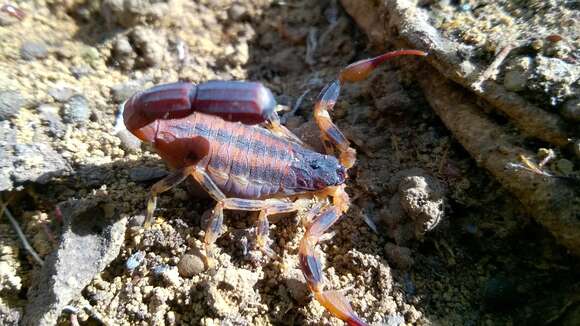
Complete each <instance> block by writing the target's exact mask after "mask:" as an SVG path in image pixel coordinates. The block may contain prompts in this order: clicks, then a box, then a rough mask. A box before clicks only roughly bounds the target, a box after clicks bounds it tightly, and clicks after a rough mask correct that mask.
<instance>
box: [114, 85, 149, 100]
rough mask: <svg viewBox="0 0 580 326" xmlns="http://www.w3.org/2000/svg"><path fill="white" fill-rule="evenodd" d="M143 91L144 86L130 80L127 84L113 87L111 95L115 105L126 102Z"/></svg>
mask: <svg viewBox="0 0 580 326" xmlns="http://www.w3.org/2000/svg"><path fill="white" fill-rule="evenodd" d="M142 89H143V84H142V83H140V82H139V81H136V80H130V81H128V82H126V83H123V84H119V85H115V86H113V87H111V95H112V96H113V101H114V102H115V103H122V102H124V101H126V100H127V99H128V98H129V97H131V95H133V94H135V93H137V92H138V91H140V90H142Z"/></svg>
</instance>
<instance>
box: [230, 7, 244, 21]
mask: <svg viewBox="0 0 580 326" xmlns="http://www.w3.org/2000/svg"><path fill="white" fill-rule="evenodd" d="M245 15H246V8H245V7H244V6H242V5H241V4H239V3H234V4H233V5H232V6H231V7H230V8H229V9H228V17H229V19H231V20H234V21H238V20H241V19H242V18H244V16H245Z"/></svg>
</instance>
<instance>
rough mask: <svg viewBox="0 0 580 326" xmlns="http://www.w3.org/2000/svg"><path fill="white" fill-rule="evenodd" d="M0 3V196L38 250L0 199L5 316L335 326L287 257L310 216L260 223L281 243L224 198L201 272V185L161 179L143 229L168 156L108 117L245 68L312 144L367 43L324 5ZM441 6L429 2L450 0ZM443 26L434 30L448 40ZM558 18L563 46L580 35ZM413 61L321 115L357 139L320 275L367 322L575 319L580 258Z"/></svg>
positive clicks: (332, 6) (443, 9)
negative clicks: (474, 153) (440, 111)
mask: <svg viewBox="0 0 580 326" xmlns="http://www.w3.org/2000/svg"><path fill="white" fill-rule="evenodd" d="M466 3H469V2H466ZM12 4H13V5H14V6H3V7H2V10H1V11H0V167H1V170H0V191H2V192H3V193H2V197H1V199H2V201H3V202H4V203H7V204H8V206H7V207H8V209H9V212H11V213H12V214H11V215H13V216H14V217H15V219H16V221H17V222H18V223H19V224H20V225H21V227H22V229H23V231H24V234H25V235H26V236H27V238H28V239H29V241H30V243H31V246H32V247H33V248H34V250H35V251H36V252H38V254H39V256H40V258H41V259H42V261H43V267H42V268H41V267H40V265H39V263H38V262H37V261H35V260H34V259H33V258H32V257H31V256H30V255H29V253H28V252H27V251H26V250H24V249H22V247H21V246H20V243H19V238H18V236H17V234H16V233H15V231H13V230H14V229H13V228H12V226H11V225H10V223H9V222H8V220H7V219H6V218H5V217H4V216H2V217H1V218H0V234H1V235H2V237H0V320H2V321H3V323H4V324H17V323H18V322H19V321H20V322H21V323H23V324H28V325H37V324H54V323H56V322H58V323H61V324H68V323H70V322H71V321H70V320H74V319H75V318H76V319H78V320H79V321H80V322H81V323H85V322H86V323H104V324H113V325H116V324H139V325H141V324H143V325H146V324H147V325H148V324H156V325H165V324H167V325H172V324H180V323H188V324H203V325H214V324H232V325H241V324H243V325H245V324H252V325H253V324H257V325H267V324H311V325H315V324H336V325H341V324H342V323H341V322H340V321H339V320H338V319H336V318H333V317H331V316H330V315H329V314H328V313H327V312H326V311H325V310H324V309H323V308H322V307H321V306H320V305H319V304H318V303H317V302H316V301H315V300H313V299H312V297H311V296H310V295H309V293H308V291H307V288H306V285H305V283H304V279H303V277H302V275H301V273H300V271H299V269H298V268H297V251H298V243H299V241H300V239H301V236H302V235H303V233H304V229H303V228H302V227H301V226H300V225H299V222H298V221H299V218H300V215H301V214H302V212H301V213H299V214H298V216H294V215H288V216H280V217H279V218H277V219H275V220H274V223H273V224H272V226H271V230H270V234H271V237H272V239H273V240H274V243H273V245H272V249H274V251H275V252H276V253H277V254H278V255H279V258H278V259H277V260H270V259H266V258H265V257H263V256H262V255H261V254H260V252H258V251H256V250H254V244H253V241H254V234H255V230H254V222H253V221H254V219H255V216H253V215H252V214H246V213H241V212H228V214H227V216H226V220H225V224H226V228H225V229H224V230H223V231H224V232H223V236H222V237H221V238H220V240H218V248H219V257H218V261H219V264H218V266H219V267H218V268H217V269H216V270H213V271H206V270H204V269H205V267H204V266H203V262H202V261H201V259H200V254H199V250H200V247H201V239H202V238H203V229H204V223H205V220H206V216H207V211H208V209H210V208H211V207H212V202H211V200H208V199H207V198H198V197H193V196H192V195H191V194H190V193H189V189H188V188H189V187H188V186H186V185H184V186H181V187H178V189H176V190H174V191H171V192H169V193H167V194H164V195H162V196H161V198H160V200H159V203H158V207H159V209H158V210H157V213H156V214H157V217H158V219H157V221H156V223H155V224H154V226H153V227H152V228H151V229H148V230H143V229H142V228H141V227H139V226H138V225H139V224H140V222H142V219H143V215H142V214H143V210H144V207H145V201H146V196H147V192H148V189H149V187H150V186H151V184H152V183H153V182H154V181H156V180H158V179H160V178H161V177H163V176H164V175H165V174H166V168H165V166H164V164H163V162H162V161H161V160H160V159H159V158H158V156H157V155H156V154H154V153H153V152H151V151H150V150H149V149H148V148H146V147H144V146H142V145H141V144H140V143H139V142H138V141H136V139H135V138H134V137H132V136H131V135H130V134H129V133H128V132H127V131H126V130H124V129H123V128H122V123H121V124H120V123H119V120H118V106H119V104H120V103H122V102H123V101H124V100H125V99H126V98H128V97H129V96H130V95H131V94H133V93H134V92H136V91H138V90H141V89H144V88H147V87H150V86H152V85H155V84H159V83H164V82H172V81H176V80H187V81H191V82H194V83H197V82H202V81H206V80H211V79H221V80H229V79H249V80H259V81H262V82H263V83H265V84H266V85H267V86H268V87H270V88H271V89H272V91H273V93H274V94H275V96H276V98H277V101H278V103H280V104H282V105H285V106H287V107H288V108H291V109H292V108H296V110H292V111H288V112H283V120H284V122H285V124H286V125H287V126H288V127H289V128H290V129H291V130H293V131H295V132H296V133H297V134H298V135H299V136H301V137H302V138H304V139H306V140H307V141H309V142H310V143H312V144H313V145H314V146H317V144H316V135H317V131H316V130H315V128H314V126H313V123H312V120H311V115H312V106H313V103H314V101H315V98H316V95H317V94H318V92H319V91H320V89H321V88H322V87H323V86H324V84H325V83H326V82H328V81H330V80H331V79H332V78H334V77H335V76H336V74H337V72H338V71H339V69H340V68H341V67H343V66H344V65H345V64H347V63H350V62H352V61H355V60H357V59H361V58H365V57H368V56H371V55H374V54H377V52H376V51H375V50H374V49H373V48H371V47H369V46H368V45H367V42H366V41H367V36H366V35H364V34H363V33H362V32H361V31H359V30H358V29H357V27H356V24H355V23H354V22H353V21H352V20H351V19H350V18H349V17H348V16H347V15H346V13H345V12H344V11H343V9H342V8H341V7H340V5H339V4H338V2H337V1H332V0H329V1H315V2H312V1H306V0H304V1H292V2H284V1H269V0H252V1H244V2H232V1H209V0H208V1H204V0H196V1H185V0H166V1H151V0H150V1H137V0H102V1H74V0H71V1H50V0H48V1H36V2H34V3H32V2H26V1H15V2H13V3H12ZM424 5H427V6H428V5H430V4H424ZM463 5H464V4H463ZM450 6H451V5H449V4H443V5H441V6H439V7H437V6H434V9H433V12H434V13H436V15H434V17H447V16H446V15H450V12H464V11H461V10H458V9H457V8H460V7H459V6H451V7H450ZM513 6H516V2H514V5H513ZM510 8H511V7H510ZM510 8H508V9H510ZM550 8H551V7H550ZM550 8H548V9H546V10H549V9H550ZM573 9H574V8H572V9H570V10H573ZM491 14H493V13H491ZM486 17H489V16H486ZM462 19H463V20H462V21H464V20H465V21H467V22H468V23H469V24H471V25H469V26H472V28H473V29H474V30H478V29H482V28H483V27H482V26H484V27H485V26H486V25H485V21H480V20H477V19H475V20H474V19H471V18H469V19H466V18H465V19H464V18H462ZM554 19H555V18H554ZM449 21H450V19H441V20H440V21H438V22H439V24H440V25H438V26H439V27H440V26H443V25H444V27H445V29H446V30H448V31H449V35H451V36H453V37H455V36H456V35H457V33H454V31H453V28H454V26H455V25H453V24H450V23H447V24H448V25H445V23H444V22H449ZM566 33H568V32H566ZM566 33H564V34H562V35H561V37H563V38H564V39H565V40H567V41H566V42H565V43H561V45H566V46H568V47H572V48H573V49H574V48H575V49H577V44H575V43H573V42H575V41H573V40H574V38H573V37H572V36H570V35H569V34H566ZM458 37H464V38H465V37H466V36H465V35H463V34H462V35H459V36H458ZM490 39H492V38H491V37H490ZM464 40H465V39H464ZM470 40H471V38H470V39H469V40H467V41H469V42H472V41H473V42H476V41H478V40H477V39H475V40H471V41H470ZM482 42H483V43H482V44H487V43H486V42H487V41H486V40H483V41H482ZM482 46H483V45H482ZM490 51H493V50H490ZM545 51H548V48H546V50H545ZM550 51H551V50H550ZM562 51H564V50H562ZM550 53H551V52H550ZM557 53H560V52H557ZM566 53H567V54H566V55H568V54H569V53H570V52H566ZM547 55H549V53H547ZM556 58H559V57H556ZM560 59H562V60H564V59H565V58H560ZM417 60H421V59H417V58H406V59H400V60H399V59H397V60H396V62H393V63H387V64H385V66H384V68H381V71H380V72H379V73H377V74H375V75H374V76H373V77H371V78H370V79H369V80H368V81H365V82H362V83H360V84H356V85H349V86H348V87H346V88H345V89H344V92H343V94H342V95H341V99H340V101H339V103H338V104H337V108H336V110H335V111H334V112H333V117H334V118H335V120H336V121H337V123H338V125H339V126H340V128H341V129H342V130H343V131H344V132H345V134H346V135H347V137H348V138H349V139H350V140H351V141H352V143H353V144H354V145H355V147H356V148H357V151H358V153H359V156H358V162H357V165H356V166H355V167H354V169H353V170H351V172H350V175H351V178H350V180H349V181H348V186H349V187H348V192H349V194H350V195H351V198H352V201H353V205H352V206H351V209H350V211H349V212H348V214H346V215H345V216H344V217H343V218H342V220H341V222H339V223H338V224H337V225H336V226H334V228H333V230H334V231H336V235H335V236H334V237H333V238H332V239H331V240H328V241H326V242H324V243H323V244H322V245H321V247H320V249H321V252H323V253H324V254H323V257H324V266H325V270H324V271H325V276H326V277H327V279H328V282H329V285H330V286H331V287H333V288H337V289H338V288H346V289H348V291H347V292H346V293H347V297H348V298H350V299H351V301H352V303H353V307H354V309H355V310H356V311H357V312H358V313H359V314H360V315H361V316H362V317H363V318H364V319H365V320H367V321H369V322H371V323H373V324H380V325H400V324H403V323H405V324H421V325H422V324H454V325H465V324H469V325H475V324H477V325H480V324H482V325H488V324H489V325H496V324H506V325H509V324H515V323H517V324H519V323H524V324H537V323H541V324H544V325H556V324H566V323H568V324H569V325H573V324H574V323H575V321H578V318H579V317H578V316H579V315H580V313H579V311H580V298H579V297H578V294H577V293H579V291H578V287H579V284H580V283H579V282H580V280H579V279H578V275H577V272H576V271H577V270H578V261H577V259H575V258H573V257H571V256H568V255H567V254H566V250H565V249H563V248H562V247H560V246H559V245H557V244H556V242H555V241H554V240H553V238H552V237H551V236H550V235H549V234H548V233H547V232H546V231H544V229H543V228H542V227H540V226H538V225H537V224H536V223H535V222H533V221H532V220H531V219H530V218H528V215H527V213H525V210H524V209H523V207H522V206H521V205H520V204H519V203H518V201H517V200H515V199H514V197H512V195H511V194H510V193H509V192H507V191H506V190H504V189H503V188H502V186H501V185H500V184H499V183H498V182H496V181H495V179H494V178H493V177H491V176H490V175H489V174H488V173H487V172H486V171H485V170H482V169H481V168H479V167H478V166H477V164H476V163H475V161H474V160H473V159H472V158H471V157H470V155H469V154H468V153H467V152H465V151H464V150H463V148H462V146H461V145H460V144H459V143H458V141H457V140H456V139H455V138H454V137H453V136H452V134H451V133H450V132H449V131H448V130H447V129H446V128H445V126H444V125H443V123H442V122H441V121H440V120H439V118H438V117H437V116H436V115H435V113H434V112H433V111H432V110H431V108H430V106H429V105H428V102H427V100H426V99H425V98H424V97H423V94H422V92H421V90H420V89H419V88H418V87H417V80H416V74H414V73H412V72H409V71H408V70H406V69H401V68H400V67H401V66H403V67H405V66H410V65H412V64H413V63H414V62H415V61H417ZM546 60H548V61H549V60H552V59H546ZM564 62H567V61H566V60H564ZM510 67H511V66H510ZM518 67H519V66H518V65H517V62H515V63H514V69H513V71H519V70H518V69H519V68H518ZM516 68H517V69H516ZM546 69H548V71H549V70H550V69H551V68H550V67H549V65H547V66H546ZM510 71H511V70H510ZM509 74H511V76H510V75H509ZM516 77H518V76H515V75H514V73H510V72H509V71H507V72H506V73H505V74H503V73H502V74H501V75H500V80H501V81H502V82H503V84H504V85H505V86H506V87H508V86H509V87H512V86H513V85H516V86H518V85H517V83H515V82H514V83H512V81H516V82H517V80H518V79H517V78H516ZM538 78H539V77H538ZM562 78H568V77H566V76H564V75H562ZM506 83H507V84H506ZM576 83H577V81H576ZM510 85H511V86H510ZM532 85H536V84H535V83H532ZM550 85H553V84H550ZM558 85H560V84H558ZM562 85H563V86H562ZM562 85H560V86H557V87H556V86H554V87H556V88H542V89H543V90H545V92H546V94H551V95H553V96H555V97H554V100H553V101H552V102H549V103H552V104H553V108H554V110H556V111H558V112H560V113H561V114H562V116H564V117H567V116H569V115H568V113H566V112H568V111H570V110H568V109H565V108H566V107H567V106H566V105H568V104H567V103H569V102H570V101H572V100H573V99H574V96H575V95H576V96H577V84H573V83H569V82H566V81H565V80H564V79H563V82H562ZM520 86H521V85H519V86H518V87H520ZM540 86H541V85H540ZM526 87H528V86H526ZM558 87H559V88H558ZM574 87H576V88H574ZM522 91H523V92H524V93H526V94H529V96H530V98H532V99H533V100H537V99H535V98H533V94H536V93H535V92H534V89H531V88H530V89H528V88H526V89H525V90H522ZM526 96H528V95H526ZM543 98H545V97H542V99H543ZM571 107H572V109H573V108H574V107H573V106H571ZM566 110H568V111H566ZM572 111H573V110H572ZM568 118H569V117H567V118H566V119H568ZM566 161H567V162H568V163H569V164H568V163H565V164H568V166H567V167H566V166H565V167H562V169H568V170H566V171H567V172H568V173H569V174H571V175H572V174H573V173H577V170H578V164H577V163H578V162H577V160H575V159H574V158H573V157H572V158H570V157H569V158H568V159H567V160H566ZM570 164H571V166H570ZM574 164H576V165H574ZM559 168H560V167H559V166H555V167H554V169H555V170H557V169H559ZM570 169H571V170H570ZM575 171H576V172H575ZM71 313H72V314H71Z"/></svg>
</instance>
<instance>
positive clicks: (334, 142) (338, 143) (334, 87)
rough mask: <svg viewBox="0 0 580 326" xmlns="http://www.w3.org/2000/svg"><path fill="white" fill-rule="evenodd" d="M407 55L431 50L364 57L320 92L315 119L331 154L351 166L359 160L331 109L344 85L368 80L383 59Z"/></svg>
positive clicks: (402, 51)
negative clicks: (333, 117) (332, 115)
mask: <svg viewBox="0 0 580 326" xmlns="http://www.w3.org/2000/svg"><path fill="white" fill-rule="evenodd" d="M404 55H415V56H422V57H424V56H426V55H427V53H425V52H423V51H418V50H398V51H392V52H387V53H385V54H382V55H379V56H378V57H374V58H370V59H365V60H360V61H357V62H355V63H351V64H350V65H348V66H346V67H345V68H344V69H342V71H341V72H340V74H339V76H338V79H336V80H333V81H332V82H330V83H329V84H328V85H326V87H324V89H323V90H322V91H321V92H320V95H318V101H317V102H316V104H315V106H314V120H315V121H316V124H317V125H318V128H319V129H320V130H321V132H322V135H321V138H322V142H323V144H324V147H325V149H326V153H327V154H336V153H335V152H338V157H339V160H340V163H341V164H342V165H343V166H344V167H345V168H347V169H350V168H351V167H352V166H353V165H354V163H355V160H356V151H355V150H354V148H352V147H350V144H349V142H348V140H347V139H346V137H345V136H344V135H343V134H342V132H341V131H340V130H339V129H338V128H337V127H336V125H335V124H334V123H333V122H332V119H331V118H330V115H329V113H328V112H330V111H332V108H333V107H334V104H335V103H336V101H337V100H338V96H339V95H340V88H341V87H342V85H344V84H345V83H355V82H358V81H362V80H365V79H367V78H368V77H369V76H370V74H371V73H372V72H373V71H374V70H375V69H376V68H377V67H378V66H380V65H381V64H382V63H383V62H385V61H387V60H389V59H392V58H396V57H399V56H404Z"/></svg>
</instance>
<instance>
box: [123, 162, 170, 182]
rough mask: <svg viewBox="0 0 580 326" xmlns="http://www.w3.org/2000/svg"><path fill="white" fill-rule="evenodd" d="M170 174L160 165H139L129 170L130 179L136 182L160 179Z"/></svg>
mask: <svg viewBox="0 0 580 326" xmlns="http://www.w3.org/2000/svg"><path fill="white" fill-rule="evenodd" d="M167 174H168V172H167V170H165V169H163V168H159V167H146V166H138V167H135V168H132V169H131V170H130V171H129V179H131V180H132V181H135V182H147V181H151V180H158V179H161V178H163V177H164V176H166V175H167Z"/></svg>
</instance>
